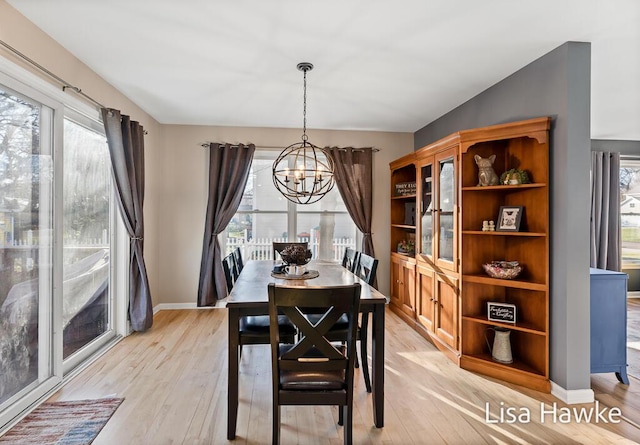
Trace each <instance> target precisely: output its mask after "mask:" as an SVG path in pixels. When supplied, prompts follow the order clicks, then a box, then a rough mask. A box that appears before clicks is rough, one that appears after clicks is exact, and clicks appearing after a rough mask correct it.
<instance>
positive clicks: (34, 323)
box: [0, 86, 53, 407]
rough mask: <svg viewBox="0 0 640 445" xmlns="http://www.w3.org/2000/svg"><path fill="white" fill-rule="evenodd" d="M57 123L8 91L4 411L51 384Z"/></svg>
mask: <svg viewBox="0 0 640 445" xmlns="http://www.w3.org/2000/svg"><path fill="white" fill-rule="evenodd" d="M52 118H53V110H52V109H51V108H49V107H47V106H44V105H43V104H41V103H39V102H37V101H35V100H32V99H30V98H28V97H25V96H22V95H20V94H18V93H17V92H15V91H11V90H9V89H8V88H5V87H2V86H0V369H1V370H2V372H0V407H1V406H2V404H3V402H6V401H7V400H9V399H10V398H12V397H14V396H16V395H18V394H20V393H24V392H26V391H28V390H30V389H32V388H33V387H35V386H37V385H38V383H39V382H40V381H44V380H46V379H48V378H49V377H51V362H50V360H49V354H48V349H49V345H51V341H52V337H51V335H50V334H51V333H50V329H51V327H50V323H49V322H48V320H47V317H46V314H47V312H48V311H50V308H51V302H52V300H51V296H52V258H53V257H52V246H53V237H52V229H53V209H52V201H53V163H52V146H51V138H50V137H48V136H49V135H48V134H47V132H46V128H47V127H48V128H51V122H52Z"/></svg>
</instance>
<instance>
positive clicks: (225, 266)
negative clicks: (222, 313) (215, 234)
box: [222, 253, 238, 292]
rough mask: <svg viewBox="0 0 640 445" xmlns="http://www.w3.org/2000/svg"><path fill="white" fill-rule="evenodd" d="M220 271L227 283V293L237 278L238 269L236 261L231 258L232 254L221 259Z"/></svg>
mask: <svg viewBox="0 0 640 445" xmlns="http://www.w3.org/2000/svg"><path fill="white" fill-rule="evenodd" d="M222 270H223V271H224V278H225V280H226V282H227V292H231V289H233V284H234V283H235V282H236V279H237V278H238V269H237V268H236V261H235V260H234V258H233V254H231V253H230V254H229V255H227V256H226V257H224V258H223V259H222Z"/></svg>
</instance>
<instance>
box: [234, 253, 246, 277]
mask: <svg viewBox="0 0 640 445" xmlns="http://www.w3.org/2000/svg"><path fill="white" fill-rule="evenodd" d="M232 253H233V259H234V260H235V261H236V270H237V271H238V274H239V273H240V272H242V269H244V261H242V251H241V250H240V247H236V248H235V249H234V250H233V252H232Z"/></svg>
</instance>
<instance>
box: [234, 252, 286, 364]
mask: <svg viewBox="0 0 640 445" xmlns="http://www.w3.org/2000/svg"><path fill="white" fill-rule="evenodd" d="M222 269H223V270H224V276H225V279H226V281H227V291H229V292H231V290H232V289H233V285H234V283H235V282H236V280H237V278H238V275H239V272H238V267H237V263H236V261H235V258H234V255H233V253H230V254H229V255H227V256H226V257H224V259H223V260H222ZM238 325H239V329H238V331H239V334H240V335H239V336H238V338H239V343H238V348H239V354H238V357H239V358H240V360H242V346H244V345H268V344H269V341H270V337H269V316H268V315H245V316H244V317H240V321H239V324H238ZM280 330H281V332H280V335H281V336H282V338H284V339H287V340H289V341H290V342H293V339H294V338H295V336H296V334H297V331H296V328H295V326H294V325H293V324H292V323H291V321H289V319H288V318H287V317H285V316H284V315H281V316H280Z"/></svg>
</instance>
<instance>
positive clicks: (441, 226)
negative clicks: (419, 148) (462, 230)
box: [435, 151, 456, 263]
mask: <svg viewBox="0 0 640 445" xmlns="http://www.w3.org/2000/svg"><path fill="white" fill-rule="evenodd" d="M454 159H455V158H454V153H453V152H452V151H448V152H444V153H442V154H441V155H440V156H436V165H437V168H438V193H437V195H436V197H435V198H436V200H437V202H436V205H435V209H436V211H437V221H436V224H437V226H436V236H437V239H438V242H437V256H436V260H437V261H438V262H440V261H444V262H446V263H454V254H455V246H454V241H455V236H454V233H455V232H454V230H455V198H456V192H455V165H454Z"/></svg>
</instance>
